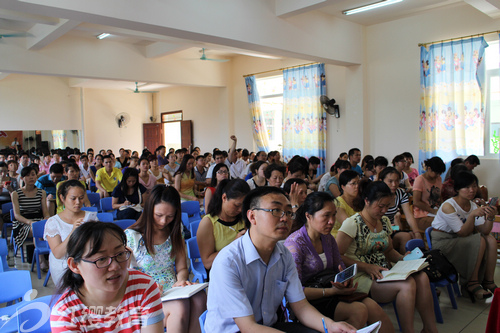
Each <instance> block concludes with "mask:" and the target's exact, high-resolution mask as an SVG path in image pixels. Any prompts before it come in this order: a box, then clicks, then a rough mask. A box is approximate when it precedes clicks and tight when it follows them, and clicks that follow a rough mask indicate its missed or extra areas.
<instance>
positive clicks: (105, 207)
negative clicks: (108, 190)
mask: <svg viewBox="0 0 500 333" xmlns="http://www.w3.org/2000/svg"><path fill="white" fill-rule="evenodd" d="M112 200H113V198H111V197H107V198H102V199H101V201H100V202H101V211H102V212H103V213H104V212H107V211H110V210H113V206H112V204H111V202H112Z"/></svg>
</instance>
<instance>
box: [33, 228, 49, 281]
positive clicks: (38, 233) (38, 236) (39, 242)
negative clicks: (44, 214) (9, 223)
mask: <svg viewBox="0 0 500 333" xmlns="http://www.w3.org/2000/svg"><path fill="white" fill-rule="evenodd" d="M46 222H47V220H42V221H38V222H35V223H33V224H32V225H31V227H32V228H33V242H34V243H35V251H34V252H33V260H32V261H31V271H32V272H33V267H34V266H35V262H36V272H37V274H38V280H40V279H41V278H42V275H41V273H40V259H39V256H40V255H42V254H49V253H50V247H49V243H48V242H47V241H45V240H43V231H44V230H45V223H46Z"/></svg>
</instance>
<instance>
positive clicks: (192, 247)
mask: <svg viewBox="0 0 500 333" xmlns="http://www.w3.org/2000/svg"><path fill="white" fill-rule="evenodd" d="M186 244H187V251H188V258H189V259H197V258H201V257H200V250H199V249H198V243H197V242H196V237H192V238H190V239H188V240H186Z"/></svg>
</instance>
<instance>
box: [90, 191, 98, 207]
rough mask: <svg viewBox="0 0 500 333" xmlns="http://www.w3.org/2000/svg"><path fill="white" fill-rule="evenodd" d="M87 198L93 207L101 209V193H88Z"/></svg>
mask: <svg viewBox="0 0 500 333" xmlns="http://www.w3.org/2000/svg"><path fill="white" fill-rule="evenodd" d="M87 197H88V198H89V201H90V204H91V205H92V207H99V200H101V196H100V195H99V193H92V192H91V193H89V192H87Z"/></svg>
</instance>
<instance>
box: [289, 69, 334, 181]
mask: <svg viewBox="0 0 500 333" xmlns="http://www.w3.org/2000/svg"><path fill="white" fill-rule="evenodd" d="M283 84H284V87H283V157H284V159H285V161H288V160H290V159H291V158H292V157H293V156H294V155H300V156H303V157H305V158H309V157H311V156H316V157H318V158H319V159H320V160H321V165H320V168H319V170H318V172H319V173H324V172H325V162H326V112H325V110H324V109H323V107H322V106H321V103H320V101H319V97H320V96H321V95H326V79H325V65H324V64H316V65H310V66H300V67H295V68H290V69H285V70H284V71H283Z"/></svg>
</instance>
